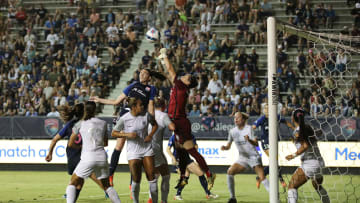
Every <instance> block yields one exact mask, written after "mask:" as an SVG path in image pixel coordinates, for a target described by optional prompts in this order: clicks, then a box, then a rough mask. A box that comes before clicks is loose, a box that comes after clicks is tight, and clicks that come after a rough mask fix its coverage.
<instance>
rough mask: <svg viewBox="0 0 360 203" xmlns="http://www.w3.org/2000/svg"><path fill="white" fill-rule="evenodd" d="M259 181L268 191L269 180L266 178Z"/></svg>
mask: <svg viewBox="0 0 360 203" xmlns="http://www.w3.org/2000/svg"><path fill="white" fill-rule="evenodd" d="M261 183H262V184H263V185H264V187H265V189H266V190H267V191H268V192H270V186H269V181H268V179H266V178H265V179H264V180H263V181H261Z"/></svg>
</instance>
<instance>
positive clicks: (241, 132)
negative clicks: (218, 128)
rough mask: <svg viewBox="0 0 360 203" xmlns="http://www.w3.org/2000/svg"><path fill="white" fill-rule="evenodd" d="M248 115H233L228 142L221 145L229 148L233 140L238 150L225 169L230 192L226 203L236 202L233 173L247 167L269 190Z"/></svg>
mask: <svg viewBox="0 0 360 203" xmlns="http://www.w3.org/2000/svg"><path fill="white" fill-rule="evenodd" d="M248 118H249V116H248V115H247V114H245V113H241V112H237V113H235V116H234V123H235V127H234V128H233V129H231V130H230V131H229V137H228V143H227V145H225V146H221V150H229V149H230V147H231V144H232V142H233V141H234V142H235V144H236V147H237V149H238V151H239V159H238V160H237V161H236V162H235V163H234V164H233V165H232V166H230V167H229V169H228V171H227V184H228V189H229V192H230V199H229V201H228V203H234V202H237V201H236V198H235V182H234V175H236V174H238V173H241V172H243V171H245V170H246V169H247V168H253V169H254V170H255V172H256V174H257V175H258V176H259V178H260V181H261V183H262V184H263V185H264V186H265V189H266V190H267V191H269V181H268V180H267V179H266V177H265V175H264V168H263V166H262V163H261V157H260V155H259V152H258V151H257V150H256V146H258V143H257V141H256V138H255V136H254V133H253V130H252V129H251V126H250V125H248V124H247V119H248Z"/></svg>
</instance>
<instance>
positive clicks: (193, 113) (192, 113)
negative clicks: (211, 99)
mask: <svg viewBox="0 0 360 203" xmlns="http://www.w3.org/2000/svg"><path fill="white" fill-rule="evenodd" d="M199 116H200V110H199V109H198V106H197V105H196V104H193V105H192V109H191V111H190V113H189V117H199Z"/></svg>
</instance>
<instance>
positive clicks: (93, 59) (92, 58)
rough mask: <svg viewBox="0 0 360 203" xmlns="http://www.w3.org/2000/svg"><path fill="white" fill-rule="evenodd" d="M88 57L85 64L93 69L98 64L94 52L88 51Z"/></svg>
mask: <svg viewBox="0 0 360 203" xmlns="http://www.w3.org/2000/svg"><path fill="white" fill-rule="evenodd" d="M89 53H90V54H89V55H88V57H87V60H86V63H87V64H88V65H89V67H90V68H94V67H95V65H97V63H98V57H97V56H96V55H95V54H96V51H92V50H90V51H89Z"/></svg>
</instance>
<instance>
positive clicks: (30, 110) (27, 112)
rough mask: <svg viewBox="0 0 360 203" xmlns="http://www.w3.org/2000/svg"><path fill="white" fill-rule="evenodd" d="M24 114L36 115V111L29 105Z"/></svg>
mask: <svg viewBox="0 0 360 203" xmlns="http://www.w3.org/2000/svg"><path fill="white" fill-rule="evenodd" d="M25 116H30V117H36V116H38V112H36V111H35V109H34V107H32V106H31V107H30V108H29V110H28V111H26V113H25Z"/></svg>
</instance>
